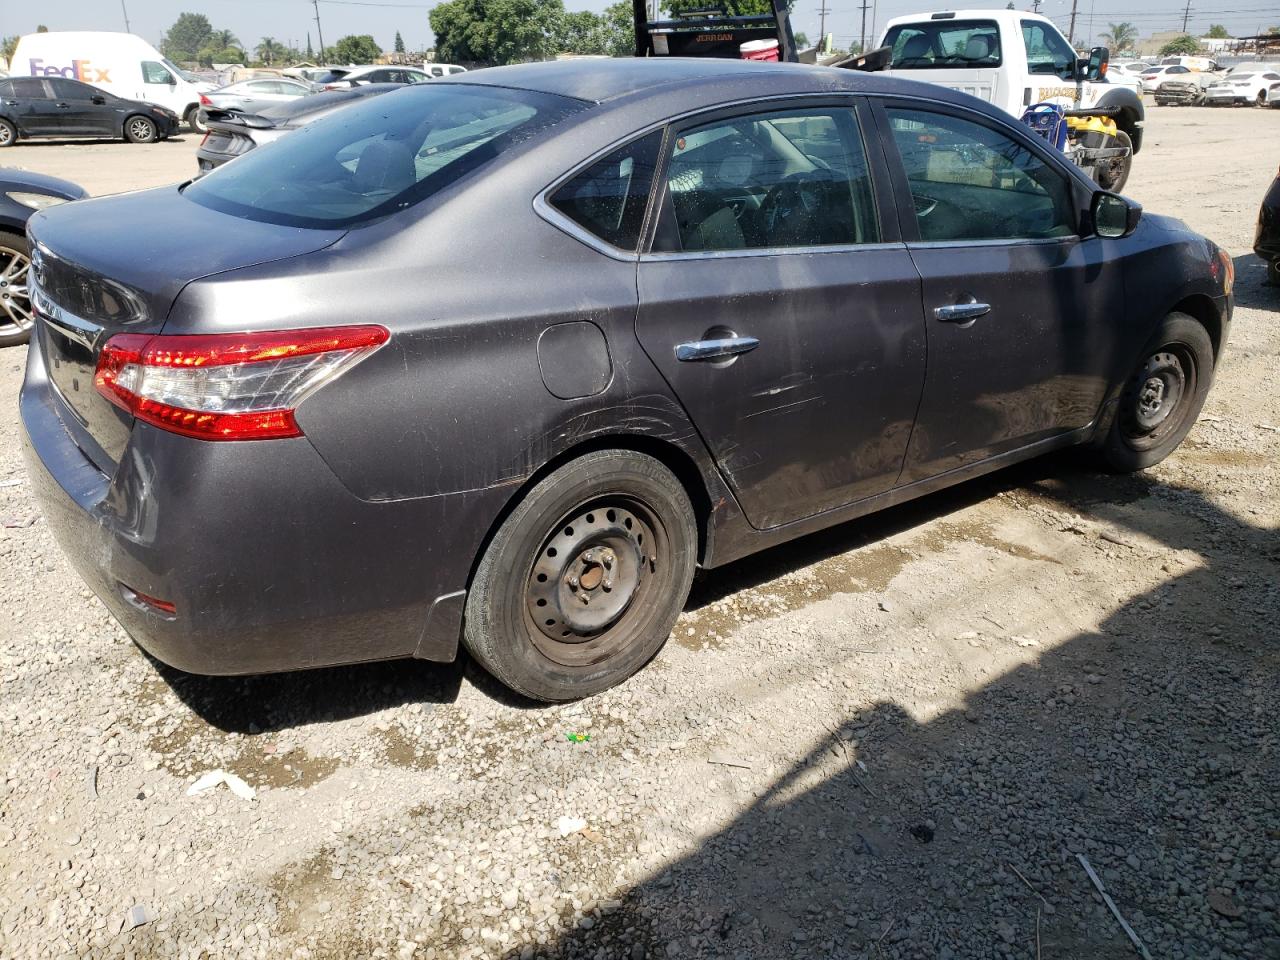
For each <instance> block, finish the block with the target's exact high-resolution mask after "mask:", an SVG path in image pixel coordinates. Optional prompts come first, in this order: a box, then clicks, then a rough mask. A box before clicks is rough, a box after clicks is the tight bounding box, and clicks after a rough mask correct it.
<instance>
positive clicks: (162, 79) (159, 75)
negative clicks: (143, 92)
mask: <svg viewBox="0 0 1280 960" xmlns="http://www.w3.org/2000/svg"><path fill="white" fill-rule="evenodd" d="M171 80H173V74H171V73H170V72H169V71H168V70H166V69H165V66H164V64H163V63H157V62H156V61H154V60H143V61H142V82H143V83H164V84H167V83H169V82H170V81H171Z"/></svg>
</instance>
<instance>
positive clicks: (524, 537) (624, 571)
mask: <svg viewBox="0 0 1280 960" xmlns="http://www.w3.org/2000/svg"><path fill="white" fill-rule="evenodd" d="M697 547H698V534H697V525H696V521H695V519H694V513H693V507H692V505H691V504H690V502H689V497H688V495H687V494H686V493H685V490H684V487H683V486H682V485H681V484H680V481H679V480H677V479H676V478H675V476H674V475H673V474H672V473H671V471H669V470H668V469H667V468H666V467H665V466H663V465H662V463H660V462H659V461H658V460H655V459H654V458H653V457H650V456H647V455H645V454H642V453H636V452H634V451H630V450H603V451H598V452H595V453H589V454H587V455H585V456H583V457H580V458H579V459H577V460H574V461H572V462H570V463H568V464H566V465H565V466H563V467H561V468H560V469H558V470H556V471H555V472H554V473H552V474H551V475H549V476H548V477H547V478H546V479H544V480H543V481H541V482H540V483H539V484H538V485H537V486H535V487H534V488H533V489H532V490H530V491H529V493H528V495H527V496H525V498H524V499H523V500H522V501H521V502H520V503H519V504H518V505H517V506H516V508H515V509H514V510H513V511H512V512H511V515H510V516H508V517H507V519H506V520H505V521H504V522H503V524H502V526H501V527H499V529H498V531H497V533H496V534H495V535H494V537H493V540H492V541H491V542H490V544H489V546H488V549H486V550H485V552H484V556H483V557H482V559H481V561H480V564H479V566H478V567H477V568H476V573H475V576H474V577H473V578H472V582H471V589H470V590H469V591H468V594H467V604H466V615H465V621H466V622H465V627H464V630H463V641H464V643H465V644H466V647H467V649H468V650H469V651H470V652H471V655H472V656H473V657H475V658H476V660H477V661H478V662H479V663H480V665H481V666H483V667H484V668H485V669H486V670H488V671H489V672H490V673H491V674H493V676H494V677H496V678H497V679H498V680H500V681H501V682H502V683H503V684H505V685H506V686H508V687H510V688H511V689H512V690H515V691H516V692H517V693H521V694H524V695H525V696H527V697H532V698H533V699H535V700H544V701H549V702H556V701H565V700H575V699H577V698H579V697H586V696H590V695H592V694H595V693H599V692H600V691H602V690H605V689H608V688H609V687H612V686H614V685H615V684H618V683H621V682H622V681H623V680H625V679H627V678H628V677H630V676H631V675H632V674H633V673H635V672H636V671H638V670H639V669H640V668H641V667H643V666H644V665H645V664H646V663H648V662H649V660H650V659H651V658H652V657H653V655H654V654H655V653H657V652H658V649H659V648H660V647H661V646H662V644H663V643H664V642H665V641H666V639H667V636H668V635H669V634H670V633H671V628H672V627H673V626H674V625H675V622H676V618H677V617H678V616H679V615H680V611H681V609H683V607H684V603H685V600H686V599H687V598H688V595H689V586H690V584H691V583H692V582H693V571H694V567H695V565H696V563H697Z"/></svg>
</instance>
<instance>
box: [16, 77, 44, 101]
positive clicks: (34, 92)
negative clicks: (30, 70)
mask: <svg viewBox="0 0 1280 960" xmlns="http://www.w3.org/2000/svg"><path fill="white" fill-rule="evenodd" d="M13 95H14V96H15V97H22V98H23V99H28V100H44V99H46V98H47V97H48V94H47V93H45V88H44V83H42V82H41V81H40V80H37V79H36V78H35V77H14V78H13Z"/></svg>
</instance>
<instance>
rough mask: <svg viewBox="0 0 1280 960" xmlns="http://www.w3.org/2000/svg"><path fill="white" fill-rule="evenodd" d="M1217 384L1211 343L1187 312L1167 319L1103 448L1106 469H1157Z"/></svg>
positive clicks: (1130, 386) (1127, 386)
mask: <svg viewBox="0 0 1280 960" xmlns="http://www.w3.org/2000/svg"><path fill="white" fill-rule="evenodd" d="M1212 382H1213V342H1212V341H1211V340H1210V339H1209V334H1208V332H1207V331H1206V330H1205V328H1204V327H1203V326H1202V325H1201V324H1200V323H1199V322H1197V321H1196V320H1195V319H1193V318H1192V317H1189V316H1187V315H1186V314H1185V313H1171V314H1169V316H1167V317H1165V319H1164V322H1162V323H1161V324H1160V327H1159V329H1157V330H1156V332H1155V335H1154V336H1152V338H1151V339H1150V340H1149V341H1148V342H1147V346H1146V348H1145V349H1144V350H1143V351H1142V354H1141V359H1140V360H1139V361H1138V365H1137V367H1136V368H1135V369H1134V371H1133V373H1132V374H1131V375H1130V377H1129V381H1128V382H1127V383H1126V384H1125V387H1124V391H1123V392H1122V393H1121V395H1120V405H1119V408H1118V409H1117V411H1116V416H1115V419H1114V421H1113V422H1112V424H1111V429H1110V431H1109V432H1108V434H1107V438H1106V440H1105V442H1104V443H1103V446H1102V459H1103V462H1104V463H1105V465H1106V466H1107V467H1109V468H1110V469H1112V470H1115V471H1117V472H1122V473H1128V472H1131V471H1134V470H1143V469H1145V468H1147V467H1150V466H1154V465H1155V464H1157V463H1159V462H1160V461H1161V460H1163V459H1164V458H1165V457H1167V456H1169V454H1171V453H1173V451H1174V450H1175V449H1177V447H1178V444H1180V443H1182V441H1183V438H1185V437H1186V435H1187V433H1188V432H1189V431H1190V430H1191V427H1192V426H1193V425H1194V424H1195V422H1196V417H1198V416H1199V415H1200V408H1201V407H1203V406H1204V401H1205V397H1206V396H1207V395H1208V393H1209V386H1210V384H1211V383H1212Z"/></svg>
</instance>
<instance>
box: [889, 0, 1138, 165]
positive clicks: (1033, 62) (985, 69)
mask: <svg viewBox="0 0 1280 960" xmlns="http://www.w3.org/2000/svg"><path fill="white" fill-rule="evenodd" d="M878 46H879V47H881V48H888V50H887V52H888V55H889V60H888V64H887V70H888V72H889V73H892V74H894V75H898V76H902V77H906V78H909V79H911V80H923V81H925V82H927V83H937V84H940V85H942V86H944V87H950V88H951V89H953V90H959V91H962V92H964V93H968V94H972V95H973V96H975V97H979V98H980V99H983V100H986V101H987V102H989V103H991V104H992V105H994V106H996V107H999V108H1000V109H1002V110H1005V111H1006V112H1008V113H1011V114H1012V115H1013V116H1015V117H1019V116H1021V115H1022V114H1023V112H1024V111H1025V110H1026V109H1027V107H1029V106H1032V105H1033V104H1038V103H1057V104H1059V105H1061V106H1063V107H1065V108H1067V109H1069V110H1072V111H1074V112H1076V113H1080V112H1084V111H1087V112H1089V113H1092V114H1098V115H1100V116H1103V117H1107V118H1109V119H1111V120H1114V122H1115V126H1116V134H1115V137H1114V138H1113V137H1110V136H1107V137H1105V138H1103V139H1105V140H1106V143H1105V144H1104V143H1103V142H1102V139H1098V140H1097V143H1096V145H1098V146H1104V145H1105V146H1113V145H1115V144H1119V145H1121V146H1124V147H1128V148H1130V150H1131V153H1130V155H1129V156H1125V157H1123V158H1121V159H1122V160H1123V162H1120V161H1119V160H1117V161H1116V162H1109V163H1102V164H1099V165H1098V166H1097V167H1096V169H1094V170H1093V171H1091V172H1092V173H1093V176H1094V178H1095V179H1096V180H1098V182H1099V183H1101V184H1102V185H1103V186H1104V187H1106V188H1108V189H1115V190H1118V189H1120V187H1121V186H1123V184H1124V180H1125V179H1126V178H1127V177H1128V163H1129V161H1130V159H1131V156H1132V154H1136V153H1137V152H1138V151H1139V150H1140V149H1141V147H1142V122H1143V119H1144V117H1145V112H1144V110H1143V106H1142V86H1141V83H1140V82H1139V81H1138V80H1137V79H1132V80H1131V79H1128V78H1126V77H1124V76H1122V75H1121V74H1119V73H1117V74H1116V76H1114V77H1111V76H1108V74H1107V57H1108V52H1107V50H1106V49H1105V48H1102V47H1098V48H1095V49H1094V50H1093V51H1092V52H1091V55H1090V57H1089V59H1088V60H1084V59H1081V58H1079V57H1078V56H1077V55H1076V51H1075V50H1074V49H1072V47H1071V44H1070V43H1068V42H1067V39H1066V37H1064V36H1063V35H1062V33H1061V32H1060V31H1059V30H1058V28H1057V27H1056V26H1055V25H1054V23H1053V21H1052V20H1049V19H1047V18H1046V17H1042V16H1039V15H1038V14H1034V13H1026V12H1024V11H1020V10H956V11H947V12H943V13H917V14H908V15H907V16H902V17H895V18H893V19H892V20H890V21H889V23H888V25H887V26H886V28H885V31H884V35H883V36H882V37H881V40H880V43H879V44H878ZM1095 139H1097V138H1095Z"/></svg>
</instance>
